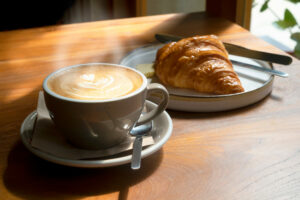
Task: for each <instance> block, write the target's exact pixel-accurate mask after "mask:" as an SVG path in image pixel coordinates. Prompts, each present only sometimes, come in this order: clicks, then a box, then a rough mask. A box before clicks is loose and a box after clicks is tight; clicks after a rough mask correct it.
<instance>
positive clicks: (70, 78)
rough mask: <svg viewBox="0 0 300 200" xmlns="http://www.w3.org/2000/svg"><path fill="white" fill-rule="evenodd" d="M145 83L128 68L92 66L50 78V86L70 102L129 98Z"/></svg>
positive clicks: (74, 69)
mask: <svg viewBox="0 0 300 200" xmlns="http://www.w3.org/2000/svg"><path fill="white" fill-rule="evenodd" d="M142 83H143V79H142V77H141V76H140V75H139V74H138V73H136V72H135V71H132V70H129V69H127V68H120V67H116V66H107V65H90V66H83V67H80V68H78V67H77V68H70V69H67V70H64V71H61V72H58V73H56V74H55V75H53V76H52V77H51V78H49V80H48V82H47V86H48V88H49V89H50V90H51V91H53V92H55V93H56V94H58V95H61V96H64V97H67V98H71V99H79V100H106V99H112V98H117V97H120V96H125V95H128V94H130V93H132V92H134V91H136V90H137V89H138V88H140V87H141V86H142Z"/></svg>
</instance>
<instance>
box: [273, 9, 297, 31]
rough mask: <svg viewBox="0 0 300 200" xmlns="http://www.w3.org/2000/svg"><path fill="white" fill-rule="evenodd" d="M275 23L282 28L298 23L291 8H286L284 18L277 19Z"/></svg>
mask: <svg viewBox="0 0 300 200" xmlns="http://www.w3.org/2000/svg"><path fill="white" fill-rule="evenodd" d="M275 24H276V25H277V26H278V27H279V28H282V29H286V28H291V27H294V26H295V25H297V21H296V19H295V17H294V15H293V14H292V13H291V12H290V11H289V9H285V12H284V18H283V20H278V21H275Z"/></svg>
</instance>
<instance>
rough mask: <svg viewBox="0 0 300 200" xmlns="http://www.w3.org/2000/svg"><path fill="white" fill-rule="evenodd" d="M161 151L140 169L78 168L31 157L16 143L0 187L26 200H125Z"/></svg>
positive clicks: (157, 162)
mask: <svg viewBox="0 0 300 200" xmlns="http://www.w3.org/2000/svg"><path fill="white" fill-rule="evenodd" d="M162 158H163V151H162V150H160V151H158V152H156V153H155V154H153V155H151V156H149V157H147V158H145V159H143V160H142V166H141V169H140V170H137V171H133V170H131V168H130V164H126V165H121V166H116V167H110V168H98V169H81V168H72V167H65V166H61V165H57V164H53V163H50V162H47V161H44V160H42V159H39V158H38V157H36V156H34V155H33V154H31V153H30V152H29V151H27V149H26V148H25V147H24V146H23V144H22V143H21V142H18V143H17V144H16V145H15V146H14V147H13V148H12V150H11V152H10V153H9V156H8V161H7V168H6V170H5V173H4V184H5V186H6V187H7V189H8V190H9V191H11V192H12V193H13V194H15V195H17V196H20V197H22V198H25V199H27V198H30V199H47V198H48V199H53V198H55V199H77V198H79V197H87V196H93V195H104V194H110V193H114V192H119V198H118V199H119V200H124V199H127V195H128V191H129V188H130V187H131V186H133V185H135V184H137V183H139V182H141V181H143V180H144V179H146V178H147V177H148V176H150V175H151V174H152V173H153V172H154V171H155V170H156V169H157V168H158V166H159V165H160V163H161V161H162Z"/></svg>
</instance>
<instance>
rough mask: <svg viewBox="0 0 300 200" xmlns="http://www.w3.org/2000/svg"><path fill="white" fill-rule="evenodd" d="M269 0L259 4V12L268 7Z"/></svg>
mask: <svg viewBox="0 0 300 200" xmlns="http://www.w3.org/2000/svg"><path fill="white" fill-rule="evenodd" d="M269 1H270V0H266V1H265V2H264V4H263V5H262V6H261V8H260V10H259V11H260V12H264V11H265V10H267V9H268V7H269Z"/></svg>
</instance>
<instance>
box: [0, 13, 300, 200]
mask: <svg viewBox="0 0 300 200" xmlns="http://www.w3.org/2000/svg"><path fill="white" fill-rule="evenodd" d="M157 32H164V33H169V34H177V35H184V36H190V35H194V34H200V35H202V34H211V33H214V34H216V35H218V36H220V38H221V39H222V40H223V41H226V42H231V43H235V44H239V45H244V46H247V47H249V48H253V49H258V50H264V51H270V52H276V53H283V52H281V51H280V50H278V49H276V48H275V47H273V46H271V45H269V44H267V43H266V42H263V41H262V40H260V39H258V38H256V37H255V36H253V35H251V34H250V33H249V32H248V31H247V30H245V29H243V28H241V27H240V26H238V25H236V24H233V23H231V22H229V21H226V20H222V19H211V18H207V17H206V16H205V15H204V14H200V13H197V14H170V15H161V16H152V17H141V18H131V19H121V20H111V21H101V22H92V23H83V24H72V25H65V26H51V27H44V28H35V29H27V30H16V31H9V32H2V33H0V127H1V129H0V174H1V181H0V199H5V200H7V199H147V200H148V199H176V200H177V199H189V200H190V199H197V200H199V199H205V200H209V199H221V200H233V199H243V200H247V199H251V200H252V199H262V200H265V199H266V200H270V199H272V200H275V199H280V200H282V199H299V198H300V122H299V120H300V73H299V72H300V61H299V60H296V59H295V60H294V61H293V63H292V65H290V66H280V65H275V68H276V69H279V70H282V71H285V72H287V73H289V74H290V77H289V78H288V79H283V78H277V77H276V78H275V81H274V87H273V91H272V93H271V94H270V95H269V96H268V97H266V98H265V99H264V100H262V101H260V102H258V103H256V104H254V105H251V106H248V107H245V108H241V109H237V110H233V111H228V112H219V113H187V112H176V111H168V112H169V114H170V116H171V117H172V120H173V123H174V130H173V134H172V136H171V138H170V140H169V141H168V142H167V143H166V144H165V145H164V147H163V148H162V149H161V150H160V151H159V152H157V153H155V154H153V155H152V156H150V157H148V158H146V159H144V160H143V161H142V168H141V169H140V170H139V171H132V170H131V169H130V166H129V165H123V166H118V167H111V168H102V169H101V168H100V169H78V168H70V167H64V166H59V165H56V164H52V163H49V162H46V161H44V160H41V159H39V158H37V157H36V156H34V155H32V154H31V153H30V152H29V151H28V150H27V149H26V148H25V147H24V146H23V144H22V143H21V141H20V136H19V130H20V126H21V123H22V121H23V120H24V118H25V117H26V116H27V115H28V114H29V113H30V112H32V111H33V110H34V109H35V108H36V102H37V97H38V91H40V90H41V84H42V81H43V79H44V78H45V77H46V75H47V74H49V73H50V72H52V71H54V70H56V69H58V68H61V67H64V66H68V65H73V64H78V63H88V62H112V63H118V62H119V61H120V59H121V58H122V57H123V56H124V55H126V53H128V52H129V51H130V50H132V49H134V48H137V47H140V46H142V45H145V44H148V43H150V42H153V41H154V38H153V35H154V34H155V33H157Z"/></svg>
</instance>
